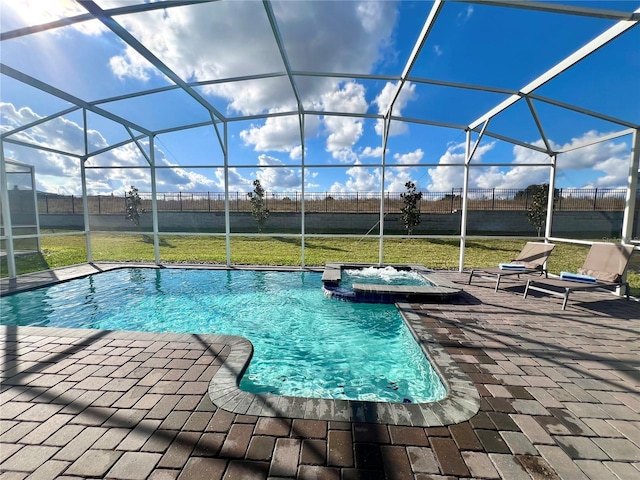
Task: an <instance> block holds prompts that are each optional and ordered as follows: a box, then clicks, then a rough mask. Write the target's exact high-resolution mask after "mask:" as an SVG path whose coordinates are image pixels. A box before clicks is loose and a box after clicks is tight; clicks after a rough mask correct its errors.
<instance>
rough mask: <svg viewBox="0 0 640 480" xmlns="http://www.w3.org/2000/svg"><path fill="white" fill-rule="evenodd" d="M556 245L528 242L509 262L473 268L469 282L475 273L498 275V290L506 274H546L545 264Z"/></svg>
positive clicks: (478, 274) (469, 282)
mask: <svg viewBox="0 0 640 480" xmlns="http://www.w3.org/2000/svg"><path fill="white" fill-rule="evenodd" d="M554 247H555V245H554V244H553V243H543V242H527V243H526V244H525V246H524V247H522V250H521V251H520V253H519V254H518V256H517V257H516V258H515V259H514V260H512V261H511V262H509V263H502V264H500V265H499V266H497V267H489V268H481V269H472V270H471V273H469V281H468V282H467V284H468V285H471V280H472V279H473V276H474V275H476V276H490V277H496V288H495V290H494V291H496V292H497V291H498V287H499V286H500V280H501V279H502V277H505V276H512V275H518V278H520V275H525V274H532V273H537V274H540V275H542V274H543V273H544V274H545V276H546V275H547V270H546V268H545V264H546V262H547V259H548V258H549V255H551V252H552V251H553V249H554Z"/></svg>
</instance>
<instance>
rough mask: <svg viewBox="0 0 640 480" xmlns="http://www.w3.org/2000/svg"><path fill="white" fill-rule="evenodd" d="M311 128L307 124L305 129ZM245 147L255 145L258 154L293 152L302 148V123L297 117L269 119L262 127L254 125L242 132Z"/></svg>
mask: <svg viewBox="0 0 640 480" xmlns="http://www.w3.org/2000/svg"><path fill="white" fill-rule="evenodd" d="M309 128H310V126H308V125H307V123H305V129H309ZM240 138H241V139H242V141H243V142H244V144H245V145H253V146H254V150H255V151H256V152H268V151H274V152H292V151H293V150H294V149H299V148H301V147H300V121H299V120H298V116H297V115H290V116H287V117H269V118H267V119H266V120H265V121H264V123H263V124H262V125H259V126H256V125H252V126H251V127H250V128H248V129H247V130H243V131H242V132H240Z"/></svg>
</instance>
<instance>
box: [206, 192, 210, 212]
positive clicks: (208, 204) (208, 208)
mask: <svg viewBox="0 0 640 480" xmlns="http://www.w3.org/2000/svg"><path fill="white" fill-rule="evenodd" d="M207 212H211V193H210V192H207Z"/></svg>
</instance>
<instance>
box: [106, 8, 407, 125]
mask: <svg viewBox="0 0 640 480" xmlns="http://www.w3.org/2000/svg"><path fill="white" fill-rule="evenodd" d="M272 6H273V9H274V13H275V16H276V21H277V22H278V27H279V30H280V32H281V34H282V38H283V42H284V46H285V49H286V51H287V56H288V58H289V60H290V62H291V65H292V67H293V68H294V69H296V70H303V71H304V70H307V71H330V72H331V71H336V72H337V71H340V72H343V71H347V72H348V71H356V72H364V73H368V72H370V71H371V70H372V68H373V66H374V65H375V64H376V62H377V61H379V59H380V58H381V57H382V56H383V54H384V52H383V51H382V50H383V49H384V48H386V47H388V40H389V38H390V36H391V34H392V32H393V27H394V25H395V18H396V14H397V13H396V6H395V5H394V4H393V3H391V2H375V3H374V2H330V3H326V2H274V3H273V4H272ZM118 20H119V21H120V22H121V23H122V24H123V25H124V26H125V27H126V28H128V29H129V31H131V33H132V34H133V35H134V36H135V37H136V38H138V39H139V40H140V41H141V42H142V43H143V44H144V45H145V46H146V47H147V48H149V49H150V50H151V51H152V52H153V53H154V54H155V55H156V56H158V58H160V59H161V60H162V61H163V62H164V63H165V64H166V65H168V66H169V67H170V68H171V69H172V70H174V71H175V72H176V73H177V74H178V75H179V76H180V77H181V78H183V79H185V80H195V81H207V80H212V79H213V80H215V79H222V78H233V77H241V76H247V75H255V74H260V73H271V72H282V71H283V70H284V65H283V62H282V59H281V57H280V52H279V50H278V47H277V45H276V42H275V40H274V38H273V33H272V31H271V27H270V25H269V22H268V20H267V17H266V14H265V10H264V6H263V5H262V3H259V2H207V3H203V4H197V5H190V6H186V7H180V8H170V9H166V10H161V11H153V12H147V13H144V14H136V15H128V16H125V17H121V18H119V19H118ZM158 25H161V28H158ZM314 25H318V26H323V25H324V26H326V25H331V28H314ZM345 44H346V45H360V48H358V49H355V50H354V49H346V48H342V46H343V45H345ZM116 58H117V59H116V60H112V61H111V64H112V66H113V67H114V68H117V69H118V70H117V72H118V74H119V75H123V74H125V73H126V68H127V67H129V68H130V72H129V75H130V76H132V77H136V78H139V77H140V75H141V71H140V68H144V69H147V70H148V74H151V75H158V72H156V71H155V70H153V69H151V67H150V66H149V65H146V66H145V65H144V64H140V63H139V62H138V60H137V59H135V58H133V57H132V54H131V52H130V51H129V50H127V49H125V50H123V51H122V52H121V53H120V54H119V55H117V56H116ZM301 84H303V85H304V86H305V87H307V88H304V89H303V96H304V97H305V101H308V100H309V99H311V101H314V100H313V99H315V101H317V100H319V99H320V98H321V97H322V95H323V94H325V93H327V92H330V91H332V90H334V89H335V87H336V85H337V82H336V80H334V79H326V80H324V79H322V81H315V82H304V81H301ZM201 88H202V89H203V91H204V92H205V93H206V94H209V95H216V96H218V97H222V98H223V99H226V100H227V101H228V102H229V103H228V108H229V109H230V110H233V111H237V112H240V113H242V114H245V115H250V114H257V113H261V112H264V111H265V109H269V110H273V109H279V110H285V109H292V108H295V99H294V96H293V91H292V88H291V85H290V83H289V82H288V80H287V79H286V78H282V77H281V78H274V79H271V80H260V81H251V82H234V83H226V84H212V85H207V86H204V87H201Z"/></svg>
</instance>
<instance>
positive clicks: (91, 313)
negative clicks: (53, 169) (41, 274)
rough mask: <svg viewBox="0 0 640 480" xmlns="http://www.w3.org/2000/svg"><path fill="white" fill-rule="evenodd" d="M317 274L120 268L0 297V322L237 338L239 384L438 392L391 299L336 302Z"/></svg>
mask: <svg viewBox="0 0 640 480" xmlns="http://www.w3.org/2000/svg"><path fill="white" fill-rule="evenodd" d="M321 286H322V281H321V274H320V273H316V272H275V271H253V270H232V271H231V270H229V271H228V270H194V269H173V268H171V269H148V268H127V269H121V270H115V271H111V272H106V273H100V274H96V275H93V276H90V277H87V278H82V279H76V280H72V281H70V282H66V283H61V284H57V285H54V286H50V287H46V288H41V289H37V290H32V291H28V292H22V293H18V294H15V295H10V296H5V297H3V298H0V311H1V312H2V316H1V322H0V323H1V324H3V325H31V326H50V327H65V328H94V329H101V330H133V331H151V332H176V333H194V334H214V333H216V334H227V335H240V336H243V337H245V338H247V339H249V340H250V341H251V342H252V344H253V346H254V355H253V358H252V360H251V363H250V365H249V368H248V370H247V371H246V372H245V374H244V376H243V378H242V381H241V384H240V388H241V389H242V390H245V391H249V392H253V393H272V394H277V395H291V396H301V397H311V398H334V399H350V400H369V401H385V402H414V403H415V402H431V401H436V400H439V399H441V398H443V397H444V396H445V393H446V392H445V388H444V386H443V385H442V382H441V381H440V379H439V377H438V375H437V374H436V372H435V371H434V370H433V367H432V366H431V364H430V363H429V361H428V360H427V358H426V357H425V355H424V353H423V352H422V350H421V349H420V347H419V345H418V344H417V342H416V341H415V339H414V338H413V335H412V334H411V332H410V331H409V329H408V328H407V326H406V325H405V323H404V321H403V319H402V317H401V316H400V314H399V312H398V310H397V309H396V308H395V306H393V305H383V304H364V303H346V302H336V301H334V300H331V299H329V298H326V297H325V296H324V295H323V293H322V288H321Z"/></svg>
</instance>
